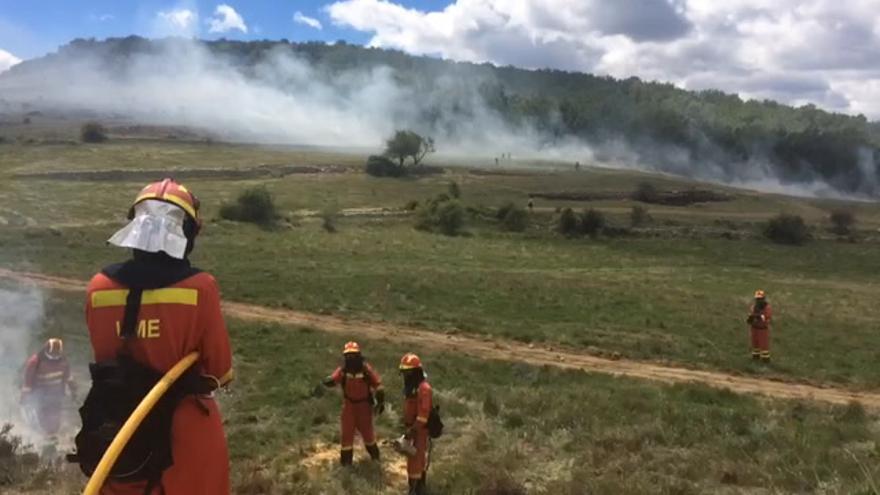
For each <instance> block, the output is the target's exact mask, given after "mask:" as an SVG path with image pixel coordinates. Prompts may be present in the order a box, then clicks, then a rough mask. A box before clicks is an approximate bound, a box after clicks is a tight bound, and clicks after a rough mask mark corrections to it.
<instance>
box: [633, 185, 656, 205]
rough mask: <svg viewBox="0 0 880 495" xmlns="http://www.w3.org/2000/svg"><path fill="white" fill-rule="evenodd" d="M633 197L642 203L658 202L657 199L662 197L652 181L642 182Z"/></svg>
mask: <svg viewBox="0 0 880 495" xmlns="http://www.w3.org/2000/svg"><path fill="white" fill-rule="evenodd" d="M632 197H633V199H634V200H636V201H641V202H642V203H656V202H657V199H658V198H659V197H660V193H658V192H657V188H656V187H655V186H654V184H651V183H650V182H641V183H639V185H638V186H637V187H636V190H635V192H634V193H633V195H632Z"/></svg>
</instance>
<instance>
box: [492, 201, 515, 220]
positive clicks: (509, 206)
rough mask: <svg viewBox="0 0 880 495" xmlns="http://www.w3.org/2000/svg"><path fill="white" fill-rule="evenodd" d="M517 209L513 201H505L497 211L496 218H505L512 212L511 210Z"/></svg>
mask: <svg viewBox="0 0 880 495" xmlns="http://www.w3.org/2000/svg"><path fill="white" fill-rule="evenodd" d="M515 209H516V205H515V204H513V202H512V201H508V202H507V203H504V204H503V205H501V206H500V207H499V208H498V210H496V211H495V218H496V219H498V220H504V217H506V216H507V214H508V213H509V212H510V210H515Z"/></svg>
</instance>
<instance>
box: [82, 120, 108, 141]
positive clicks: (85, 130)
mask: <svg viewBox="0 0 880 495" xmlns="http://www.w3.org/2000/svg"><path fill="white" fill-rule="evenodd" d="M79 137H80V140H81V141H82V142H84V143H103V142H104V141H106V140H107V131H106V130H105V129H104V126H102V125H101V124H99V123H97V122H87V123H85V124H83V126H82V127H81V128H80V130H79Z"/></svg>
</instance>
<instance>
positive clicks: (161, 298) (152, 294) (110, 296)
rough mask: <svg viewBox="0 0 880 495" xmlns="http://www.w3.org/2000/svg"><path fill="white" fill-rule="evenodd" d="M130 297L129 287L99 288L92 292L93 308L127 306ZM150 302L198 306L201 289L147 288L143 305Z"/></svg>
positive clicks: (142, 298) (142, 299) (142, 300)
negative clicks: (127, 299)
mask: <svg viewBox="0 0 880 495" xmlns="http://www.w3.org/2000/svg"><path fill="white" fill-rule="evenodd" d="M127 297H128V289H113V290H98V291H95V292H92V307H93V308H109V307H114V306H125V299H126V298H127ZM148 304H184V305H186V306H197V305H198V304H199V291H198V290H196V289H179V288H170V289H154V290H145V291H144V294H143V296H142V297H141V305H142V306H144V305H148Z"/></svg>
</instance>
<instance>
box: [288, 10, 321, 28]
mask: <svg viewBox="0 0 880 495" xmlns="http://www.w3.org/2000/svg"><path fill="white" fill-rule="evenodd" d="M293 22H295V23H297V24H303V25H306V26H309V27H311V28H314V29H323V28H324V26H322V25H321V21H319V20H317V19H315V18H314V17H309V16H307V15H305V14H303V13H302V12H300V11H296V13H295V14H293Z"/></svg>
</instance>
